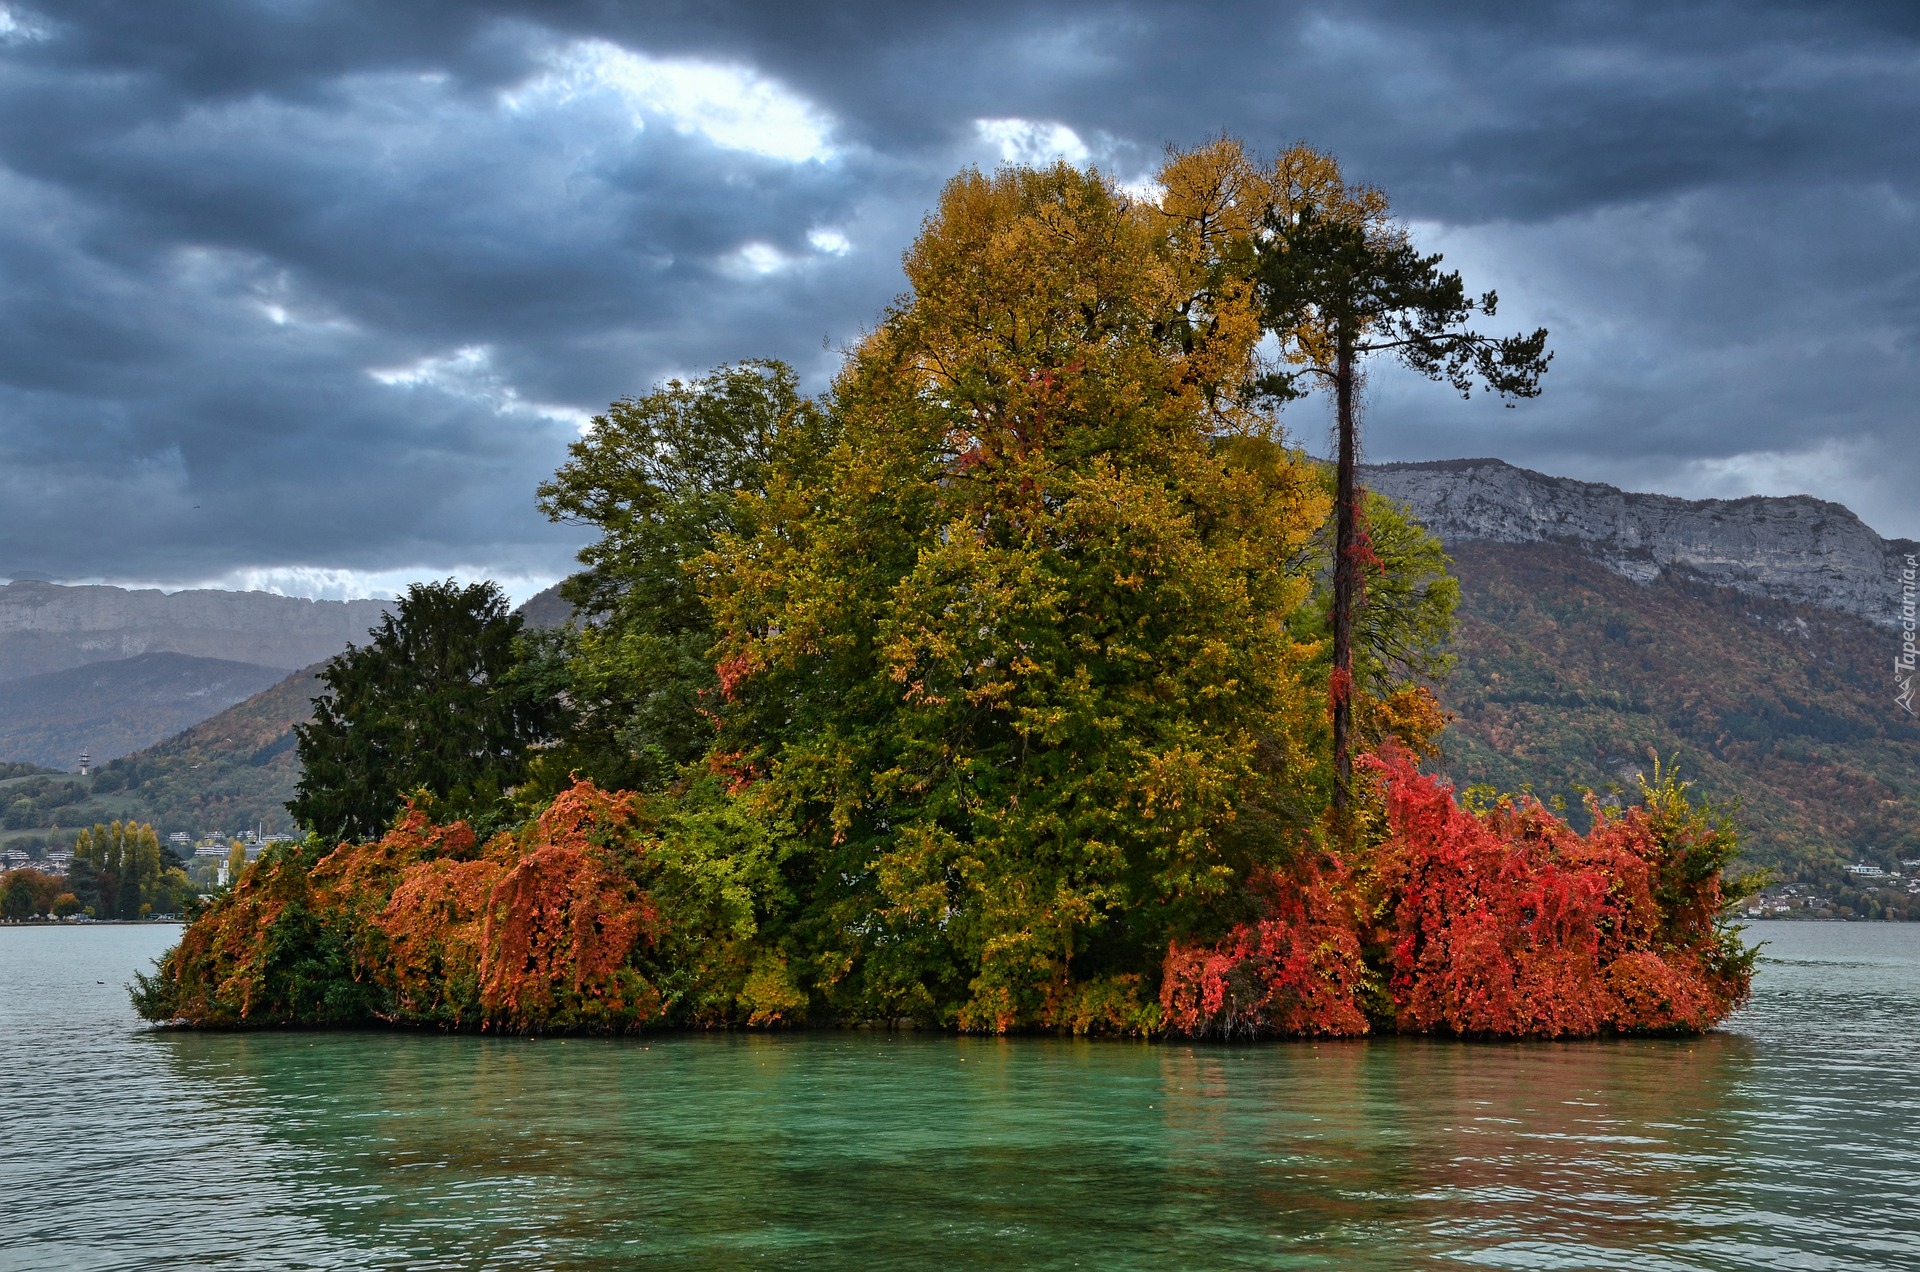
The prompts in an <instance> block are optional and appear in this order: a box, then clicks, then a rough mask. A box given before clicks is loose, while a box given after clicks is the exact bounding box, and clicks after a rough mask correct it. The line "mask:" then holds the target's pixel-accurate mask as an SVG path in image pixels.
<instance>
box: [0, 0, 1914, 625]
mask: <svg viewBox="0 0 1920 1272" xmlns="http://www.w3.org/2000/svg"><path fill="white" fill-rule="evenodd" d="M6 12H7V13H9V14H10V15H11V17H10V20H5V21H0V573H5V572H7V571H9V570H38V571H44V572H47V573H51V574H55V575H59V576H65V577H105V578H109V579H138V580H156V581H161V582H191V581H199V580H205V579H225V580H229V581H263V580H264V581H267V582H270V583H274V584H277V585H279V586H284V587H288V588H290V589H302V588H305V589H313V588H332V589H341V588H348V589H351V588H354V587H356V586H357V587H365V586H368V585H369V583H370V582H374V583H378V582H381V581H387V582H388V583H390V582H391V581H392V580H396V579H398V578H401V577H407V576H415V575H424V574H432V573H437V572H445V571H448V570H452V569H455V568H460V569H463V570H467V571H474V572H492V573H498V574H501V575H504V576H510V577H511V578H512V579H514V580H516V581H517V586H519V587H520V588H521V590H525V589H526V588H527V587H531V586H533V585H534V584H535V583H537V582H538V581H540V580H543V579H546V578H550V577H552V576H554V575H557V574H558V573H560V572H562V571H564V570H565V568H566V567H567V563H568V560H569V557H570V555H571V552H572V550H573V548H574V547H575V546H577V544H578V542H579V533H578V531H576V530H571V529H568V528H564V527H553V526H550V525H548V524H546V523H545V522H544V521H543V520H542V519H541V518H540V517H539V515H538V513H537V512H536V511H535V510H534V508H533V505H532V487H533V485H534V484H535V483H536V482H537V481H538V480H539V479H540V478H541V477H542V476H544V475H545V474H546V473H548V472H550V471H551V470H552V468H553V466H554V465H555V464H556V463H557V462H558V461H559V459H560V458H561V456H562V453H563V449H564V446H565V443H566V442H567V440H568V439H569V438H571V437H572V436H573V435H574V429H575V427H576V425H577V421H578V419H579V417H580V413H581V412H585V411H592V410H595V409H598V408H599V407H600V406H602V405H604V404H605V403H606V402H607V401H608V400H610V399H611V398H613V397H616V396H619V395H621V394H625V393H632V392H641V391H644V390H645V389H646V388H647V387H648V386H649V385H650V384H651V383H653V382H654V381H655V380H656V379H658V378H660V377H661V376H663V375H667V374H673V373H688V372H698V371H700V370H703V369H705V368H706V367H708V366H711V365H712V364H714V363H717V362H720V361H726V360H732V359H735V358H740V357H748V356H756V355H774V356H781V357H786V358H789V359H791V360H793V361H795V362H796V363H797V364H799V365H800V366H802V367H803V369H804V370H805V371H806V372H807V374H808V375H809V377H810V379H811V381H812V382H813V383H815V384H822V383H824V380H825V377H826V376H827V375H828V374H830V372H831V369H832V366H833V361H834V359H833V355H832V354H831V353H830V351H829V350H828V349H826V348H823V342H824V343H825V344H827V345H833V344H835V343H838V342H844V341H845V340H848V339H850V338H852V337H853V336H855V335H856V334H857V333H858V332H859V331H860V330H861V329H862V328H863V327H864V326H865V325H867V324H868V323H870V322H871V321H872V320H873V319H874V317H875V316H876V315H877V313H878V312H879V310H880V309H881V307H882V306H883V305H884V304H885V303H886V302H887V301H888V300H889V299H890V298H891V297H892V295H893V294H894V293H895V292H896V291H897V290H898V288H899V286H900V280H899V272H898V257H899V252H900V251H901V249H902V248H904V247H905V245H906V244H907V242H908V241H909V240H910V238H911V236H912V234H913V232H914V228H915V226H916V225H917V223H918V221H919V218H920V217H921V216H922V215H923V214H924V212H925V210H926V209H927V207H928V206H929V204H930V203H931V201H932V199H933V198H934V196H935V195H936V194H937V192H938V189H939V186H940V183H941V182H942V181H943V180H944V179H945V178H946V177H947V176H948V175H950V174H951V172H952V171H953V170H954V169H956V168H957V167H958V166H960V165H961V164H964V163H968V162H978V163H991V162H993V161H994V160H995V159H996V158H997V157H998V153H999V152H998V150H997V148H996V146H995V144H994V143H993V142H992V140H991V139H990V138H986V137H983V135H982V133H981V132H980V131H979V128H978V127H977V123H976V121H979V120H982V119H1014V120H1025V121H1030V122H1031V123H1032V124H1034V125H1035V126H1036V127H1035V129H1034V130H1032V131H1031V132H1030V134H1029V136H1030V138H1031V139H1032V140H1034V142H1035V144H1036V145H1038V146H1040V148H1041V149H1045V148H1046V145H1047V144H1048V143H1049V141H1051V142H1055V143H1060V142H1064V143H1067V144H1069V146H1070V148H1071V147H1072V146H1073V145H1074V144H1076V143H1077V146H1078V149H1074V150H1073V151H1072V153H1075V154H1082V155H1085V156H1086V157H1088V158H1090V159H1092V160H1094V161H1097V162H1100V163H1101V164H1103V165H1104V166H1107V167H1109V168H1110V169H1112V170H1114V171H1116V172H1118V173H1119V174H1120V175H1122V176H1134V175H1138V174H1139V173H1141V172H1143V171H1144V170H1146V169H1147V168H1149V167H1150V166H1151V164H1152V162H1153V159H1154V157H1155V156H1156V155H1157V154H1158V152H1159V150H1160V148H1161V146H1162V145H1163V144H1164V143H1166V142H1169V141H1175V142H1184V141H1192V140H1195V139H1198V138H1200V137H1203V136H1205V135H1207V134H1209V133H1212V132H1215V131H1217V130H1219V129H1222V128H1225V129H1228V130H1230V131H1233V132H1235V133H1238V134H1240V135H1241V136H1243V137H1245V138H1247V139H1248V140H1250V141H1252V142H1254V143H1256V144H1259V145H1263V146H1269V147H1270V146H1275V145H1280V144H1284V143H1286V142H1288V141H1291V140H1294V139H1305V140H1308V141H1311V142H1313V143H1315V144H1319V145H1323V146H1326V147H1330V148H1332V149H1334V150H1335V151H1337V152H1338V153H1339V154H1341V156H1342V157H1343V159H1344V160H1345V161H1346V163H1347V164H1348V167H1349V169H1350V171H1351V172H1352V173H1353V174H1354V175H1356V176H1358V177H1361V178H1363V179H1366V180H1370V181H1374V182H1376V183H1378V184H1380V185H1382V186H1383V187H1385V188H1386V189H1387V190H1388V191H1389V192H1390V193H1391V194H1392V196H1393V198H1394V200H1395V205H1396V207H1397V208H1398V209H1399V210H1400V211H1401V212H1402V213H1403V214H1404V215H1406V216H1408V217H1409V218H1411V219H1413V220H1414V222H1415V223H1416V225H1417V227H1418V228H1419V230H1420V233H1421V235H1422V237H1423V240H1424V241H1426V242H1429V243H1431V244H1433V245H1434V246H1436V247H1438V248H1440V249H1442V250H1444V251H1446V252H1447V254H1448V256H1449V259H1450V260H1451V261H1453V262H1454V263H1456V264H1458V265H1460V266H1461V267H1462V268H1463V269H1465V270H1466V271H1467V273H1468V277H1469V282H1470V283H1473V284H1477V285H1489V284H1490V285H1497V286H1499V288H1500V290H1501V292H1502V295H1503V297H1504V298H1505V300H1506V305H1505V306H1504V307H1503V313H1502V319H1503V322H1504V321H1506V320H1508V315H1509V313H1510V314H1511V322H1512V323H1513V324H1514V325H1516V326H1518V325H1521V324H1523V323H1529V324H1530V323H1532V322H1534V321H1541V322H1545V323H1546V324H1547V325H1549V326H1550V327H1552V328H1553V329H1554V333H1555V337H1554V339H1555V345H1556V347H1557V349H1558V351H1559V359H1558V360H1557V361H1556V363H1555V368H1554V371H1553V374H1552V375H1551V376H1550V377H1549V384H1548V392H1547V395H1546V396H1545V397H1544V398H1542V399H1541V400H1539V401H1537V402H1532V403H1527V404H1524V405H1523V406H1522V407H1520V408H1519V409H1517V410H1514V411H1502V410H1500V409H1499V408H1498V407H1497V406H1496V405H1494V404H1492V403H1486V402H1482V401H1480V400H1478V399H1476V400H1474V401H1472V402H1469V403H1464V404H1462V403H1458V402H1457V401H1454V400H1452V399H1450V398H1449V397H1448V396H1447V395H1446V394H1445V392H1444V391H1443V390H1441V389H1439V388H1438V387H1435V386H1428V385H1419V384H1414V383H1411V382H1409V380H1408V378H1407V377H1406V376H1404V375H1402V374H1399V373H1396V372H1393V371H1391V370H1387V369H1382V370H1381V371H1380V372H1379V373H1377V374H1376V376H1375V379H1374V394H1373V398H1372V405H1371V414H1370V421H1369V438H1370V449H1371V452H1372V454H1373V456H1374V457H1376V458H1381V459H1398V458H1433V457H1443V456H1450V455H1463V454H1497V455H1500V456H1502V457H1505V458H1508V459H1512V460H1514V461H1515V462H1520V463H1526V464H1529V465H1531V466H1534V467H1540V468H1545V469H1548V470H1550V471H1556V472H1565V473H1570V474H1573V475H1580V476H1589V477H1598V478H1603V479H1609V480H1617V481H1621V482H1624V483H1627V484H1631V485H1635V486H1639V487H1643V488H1660V489H1668V490H1673V491H1676V492H1678V493H1687V494H1705V493H1713V494H1731V493H1741V492H1744V491H1745V490H1748V489H1766V490H1770V491H1772V490H1785V489H1790V488H1806V489H1810V490H1812V491H1813V492H1814V493H1817V494H1821V495H1824V496H1826V497H1829V498H1835V499H1840V500H1842V501H1844V502H1849V503H1851V504H1853V505H1854V506H1856V507H1857V508H1859V509H1860V510H1861V511H1862V512H1863V513H1864V514H1865V515H1867V516H1868V518H1869V520H1870V521H1871V522H1872V523H1873V524H1875V525H1876V526H1877V527H1878V528H1880V529H1881V530H1883V531H1885V532H1887V533H1898V534H1907V535H1912V534H1916V533H1920V513H1916V511H1915V510H1914V508H1913V506H1912V504H1911V501H1910V499H1909V497H1908V493H1907V492H1908V491H1910V490H1911V489H1912V488H1913V484H1914V482H1915V480H1916V478H1920V460H1917V459H1916V458H1915V456H1914V453H1913V451H1914V447H1913V442H1914V440H1915V436H1916V429H1915V412H1914V408H1913V407H1912V406H1911V405H1910V401H1911V398H1912V396H1913V393H1912V388H1913V384H1914V381H1915V372H1916V369H1920V368H1917V367H1916V354H1915V343H1916V340H1915V337H1916V313H1917V312H1920V309H1917V306H1916V301H1920V275H1917V274H1916V268H1915V266H1913V265H1912V264H1911V262H1913V261H1915V260H1916V259H1920V254H1916V251H1915V248H1916V247H1920V241H1917V239H1920V228H1916V216H1915V207H1916V198H1920V191H1916V189H1915V185H1916V180H1915V178H1916V173H1917V172H1920V164H1916V156H1915V153H1914V149H1915V146H1916V144H1920V143H1916V141H1915V139H1914V133H1913V130H1912V128H1911V126H1910V121H1911V120H1912V119H1913V118H1914V117H1915V111H1916V107H1917V106H1920V100H1917V99H1920V76H1916V74H1915V71H1916V70H1917V69H1920V66H1917V65H1916V62H1917V61H1920V14H1917V13H1916V12H1915V11H1914V10H1913V9H1912V7H1911V6H1910V5H1884V6H1876V5H1870V4H1858V5H1851V6H1849V5H1825V6H1804V5H1786V4H1781V5H1775V6H1767V5H1746V4H1743V5H1739V6H1732V5H1698V6H1687V7H1675V6H1671V5H1652V4H1649V5H1631V4H1569V5H1561V6H1553V5H1537V4H1529V5H1518V4H1515V5H1506V4H1484V5H1478V6H1472V5H1468V6H1444V7H1438V6H1424V5H1415V4H1410V3H1408V4H1370V5H1369V4H1362V5H1345V4H1343V5H1339V6H1333V5H1320V6H1315V5H1294V6H1284V5H1272V4H1259V5H1245V6H1238V7H1236V6H1232V5H1220V6H1210V7H1209V8H1208V9H1206V10H1205V11H1204V12H1202V11H1196V10H1195V9H1193V8H1192V7H1191V6H1149V5H1111V4H1101V5H1091V4H1084V5H1083V4H1068V3H1055V4H1050V5H1039V6H1036V5H1030V4H1029V5H992V4H988V5H981V4H970V5H966V6H960V5H950V6H902V5H897V4H887V5H879V4H874V5H834V6H815V5H800V4H789V5H781V6H767V5H761V4H738V3H736V4H731V5H728V4H706V5H683V6H675V5H648V6H637V5H617V4H612V3H606V4H588V3H573V4H568V3H546V4H538V5H535V4H524V5H510V4H491V5H488V4H445V5H438V6H436V5H431V4H417V5H388V4H376V3H362V4H352V3H336V4H329V5H316V6H278V5H266V4H255V3H239V2H238V0H232V2H229V3H221V4H215V3H206V4H199V5H189V6H153V5H143V4H136V3H124V4H104V3H99V4H74V5H61V6H49V7H47V8H46V9H44V10H35V9H31V8H28V7H23V6H20V5H9V6H8V7H7V8H6ZM716 68H717V69H716ZM1062 130H1071V131H1070V132H1067V131H1062ZM1297 417H1298V418H1297V421H1296V428H1297V430H1298V432H1299V433H1300V434H1301V435H1302V436H1303V437H1306V438H1308V439H1309V440H1317V439H1318V438H1319V436H1320V434H1321V431H1322V429H1323V427H1324V422H1323V420H1322V419H1321V417H1320V416H1319V415H1318V414H1317V413H1316V411H1315V408H1313V407H1312V406H1307V407H1304V408H1301V409H1299V410H1298V412H1297Z"/></svg>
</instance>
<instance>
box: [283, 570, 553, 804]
mask: <svg viewBox="0 0 1920 1272" xmlns="http://www.w3.org/2000/svg"><path fill="white" fill-rule="evenodd" d="M521 626H522V624H521V620H520V617H519V616H518V615H516V614H511V613H509V612H508V607H507V600H506V597H505V595H504V594H502V593H501V591H500V589H499V588H498V587H497V586H496V585H495V584H492V583H475V584H471V585H469V586H466V587H462V586H460V585H459V584H457V583H455V582H453V581H452V580H448V581H447V582H444V583H416V584H413V585H412V586H411V587H409V588H408V589H407V593H406V595H405V596H403V597H402V598H401V599H400V604H399V606H398V608H397V610H396V612H394V613H390V614H388V615H386V616H385V617H383V618H382V619H381V622H380V626H379V627H377V628H375V629H374V630H373V633H372V635H373V639H372V640H371V641H370V642H369V643H368V644H367V645H365V646H364V647H358V648H356V647H354V646H348V648H347V652H346V653H344V654H341V655H340V656H339V657H337V658H335V659H333V660H332V661H330V662H328V663H327V664H326V666H325V668H324V669H322V670H321V672H320V680H321V681H322V682H323V683H324V684H325V685H326V688H327V692H326V693H325V694H324V695H323V696H321V697H319V698H316V699H314V704H313V720H312V722H311V723H308V724H300V725H296V726H294V734H295V736H296V737H297V738H298V750H299V758H300V768H301V774H300V782H299V787H298V793H297V794H296V795H295V796H294V798H293V800H292V801H291V802H290V803H289V804H288V805H287V807H288V809H289V811H291V812H292V813H293V815H294V816H295V817H297V818H298V819H299V820H300V821H301V822H302V823H303V824H304V825H306V826H309V827H311V828H312V829H313V830H314V831H316V832H317V833H319V834H320V835H321V836H322V837H323V838H327V839H332V840H335V841H338V840H341V839H347V838H367V837H371V836H375V835H378V834H379V833H380V832H381V831H382V830H384V829H385V828H386V827H387V824H388V823H389V822H391V821H392V820H393V818H394V816H395V815H396V814H397V813H398V812H399V811H400V809H401V808H402V807H403V806H404V804H405V803H406V799H407V797H408V795H409V794H411V793H412V792H414V791H416V790H426V791H429V792H431V793H432V794H433V795H434V796H435V797H437V798H438V799H439V800H440V801H441V802H442V803H443V804H444V805H445V806H446V807H448V808H449V809H450V810H452V811H453V812H455V813H456V814H457V815H459V816H463V817H469V818H489V817H493V816H496V815H497V813H498V809H499V807H500V805H501V804H502V802H503V800H504V797H505V794H506V792H507V791H508V790H509V789H510V788H512V787H514V786H516V785H518V784H519V782H520V780H521V779H522V777H523V776H524V773H525V766H526V761H527V755H528V753H529V752H530V751H531V750H532V748H533V747H534V746H535V745H537V744H538V743H540V742H541V741H543V740H544V739H545V738H546V737H547V736H548V733H549V731H550V727H551V721H552V720H553V718H554V716H555V714H556V710H557V707H556V704H555V702H554V698H553V694H552V693H551V691H550V687H549V686H547V685H546V684H545V683H544V682H543V681H542V680H541V678H540V677H539V676H538V675H536V674H533V672H532V671H531V668H533V667H535V666H537V665H538V662H537V660H536V659H534V658H531V657H529V655H528V652H527V650H526V648H525V645H524V643H523V641H522V640H521Z"/></svg>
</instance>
